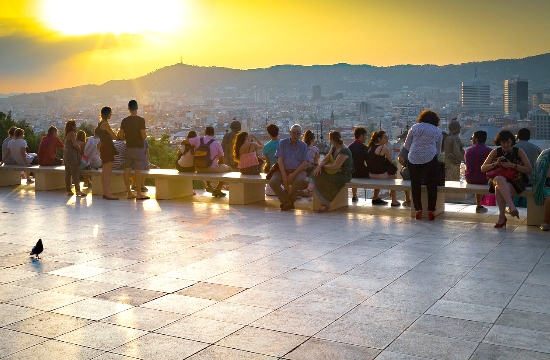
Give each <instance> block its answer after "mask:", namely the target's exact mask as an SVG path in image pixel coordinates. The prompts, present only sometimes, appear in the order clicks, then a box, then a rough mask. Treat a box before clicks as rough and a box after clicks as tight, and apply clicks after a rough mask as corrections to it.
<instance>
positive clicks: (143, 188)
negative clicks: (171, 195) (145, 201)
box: [141, 186, 149, 193]
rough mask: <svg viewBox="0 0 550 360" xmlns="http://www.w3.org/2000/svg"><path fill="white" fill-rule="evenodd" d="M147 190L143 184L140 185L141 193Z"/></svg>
mask: <svg viewBox="0 0 550 360" xmlns="http://www.w3.org/2000/svg"><path fill="white" fill-rule="evenodd" d="M148 191H149V189H147V187H145V186H142V187H141V192H142V193H143V192H148Z"/></svg>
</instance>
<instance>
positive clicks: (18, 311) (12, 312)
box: [0, 303, 43, 326]
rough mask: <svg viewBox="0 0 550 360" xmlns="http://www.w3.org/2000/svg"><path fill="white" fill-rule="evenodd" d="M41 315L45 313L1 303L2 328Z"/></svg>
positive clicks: (0, 320)
mask: <svg viewBox="0 0 550 360" xmlns="http://www.w3.org/2000/svg"><path fill="white" fill-rule="evenodd" d="M41 313H43V311H40V310H36V309H31V308H26V307H22V306H17V305H12V304H2V303H0V326H4V325H8V324H11V323H14V322H16V321H20V320H23V319H27V318H30V317H33V316H36V315H38V314H41Z"/></svg>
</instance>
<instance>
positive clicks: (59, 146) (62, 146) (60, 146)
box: [55, 137, 65, 149]
mask: <svg viewBox="0 0 550 360" xmlns="http://www.w3.org/2000/svg"><path fill="white" fill-rule="evenodd" d="M56 139H57V144H55V147H56V148H59V149H64V148H65V144H63V141H61V139H60V138H58V137H56Z"/></svg>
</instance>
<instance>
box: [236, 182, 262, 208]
mask: <svg viewBox="0 0 550 360" xmlns="http://www.w3.org/2000/svg"><path fill="white" fill-rule="evenodd" d="M264 200H265V184H256V183H248V184H245V183H231V184H229V205H246V204H251V203H255V202H260V201H264Z"/></svg>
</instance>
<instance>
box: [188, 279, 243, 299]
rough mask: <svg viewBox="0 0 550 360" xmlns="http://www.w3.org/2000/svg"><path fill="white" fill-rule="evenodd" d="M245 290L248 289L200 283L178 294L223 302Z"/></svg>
mask: <svg viewBox="0 0 550 360" xmlns="http://www.w3.org/2000/svg"><path fill="white" fill-rule="evenodd" d="M244 290H246V289H245V288H242V287H236V286H227V285H219V284H211V283H206V282H200V283H197V284H195V285H192V286H190V287H187V288H185V289H183V290H180V291H178V292H177V293H178V294H179V295H186V296H191V297H198V298H202V299H210V300H218V301H221V300H224V299H226V298H228V297H231V296H233V295H235V294H238V293H240V292H241V291H244Z"/></svg>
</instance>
